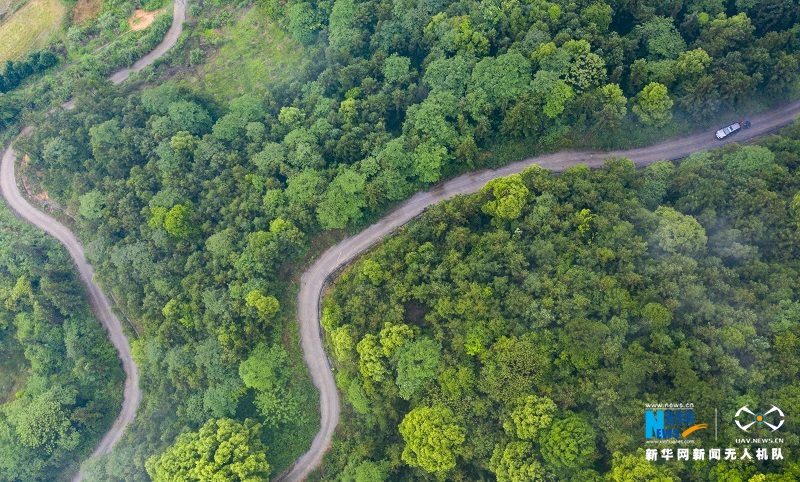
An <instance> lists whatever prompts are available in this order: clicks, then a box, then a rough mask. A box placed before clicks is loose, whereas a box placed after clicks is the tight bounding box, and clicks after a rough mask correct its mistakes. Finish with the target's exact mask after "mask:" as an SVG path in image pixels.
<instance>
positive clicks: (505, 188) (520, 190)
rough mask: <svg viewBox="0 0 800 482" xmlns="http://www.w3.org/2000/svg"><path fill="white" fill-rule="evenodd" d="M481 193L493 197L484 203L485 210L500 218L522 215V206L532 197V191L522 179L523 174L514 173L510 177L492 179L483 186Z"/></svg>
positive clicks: (483, 208) (512, 217) (509, 218)
mask: <svg viewBox="0 0 800 482" xmlns="http://www.w3.org/2000/svg"><path fill="white" fill-rule="evenodd" d="M480 192H481V194H483V195H485V196H486V195H489V193H491V196H492V197H493V199H491V200H489V201H487V202H486V203H484V205H483V207H482V208H481V209H482V210H483V212H485V213H486V214H489V215H490V216H495V217H497V218H500V219H506V220H512V219H517V218H518V217H520V216H521V215H522V208H523V207H525V203H526V202H527V201H528V199H529V198H530V191H529V190H528V188H527V187H526V186H525V183H524V182H523V181H522V176H521V175H519V174H512V175H510V176H508V177H503V178H498V179H492V180H491V181H489V182H488V183H486V185H485V186H484V187H483V188H481V191H480Z"/></svg>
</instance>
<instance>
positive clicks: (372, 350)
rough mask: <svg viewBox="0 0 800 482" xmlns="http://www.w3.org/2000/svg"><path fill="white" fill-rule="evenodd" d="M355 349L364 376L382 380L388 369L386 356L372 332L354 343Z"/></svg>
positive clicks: (377, 380)
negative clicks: (356, 343)
mask: <svg viewBox="0 0 800 482" xmlns="http://www.w3.org/2000/svg"><path fill="white" fill-rule="evenodd" d="M356 351H357V352H358V355H359V367H360V368H361V374H362V375H363V376H364V378H371V379H372V380H374V381H376V382H382V381H383V380H384V378H385V377H386V375H387V374H388V373H389V370H388V369H387V368H386V358H385V356H384V354H383V347H382V346H381V345H380V343H379V342H378V337H377V336H375V335H372V334H367V335H364V338H362V339H361V341H359V342H358V345H356Z"/></svg>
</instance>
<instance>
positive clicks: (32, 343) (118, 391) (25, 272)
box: [0, 209, 122, 481]
mask: <svg viewBox="0 0 800 482" xmlns="http://www.w3.org/2000/svg"><path fill="white" fill-rule="evenodd" d="M121 403H122V370H121V367H120V363H119V359H118V358H117V355H116V352H115V351H114V348H113V347H112V346H111V342H110V341H108V339H107V338H106V333H105V330H104V329H103V327H102V326H101V325H100V323H99V322H98V321H97V320H96V319H95V318H94V316H93V315H92V312H91V310H90V309H89V306H88V304H87V302H86V298H85V296H84V291H83V287H82V285H81V284H80V281H79V280H78V278H77V274H76V273H75V270H74V268H73V265H72V262H71V260H70V258H69V257H68V255H67V253H66V250H64V249H63V247H62V246H61V245H59V244H58V242H57V241H55V240H53V239H51V238H50V237H48V236H46V235H45V234H43V233H40V232H38V231H36V230H34V229H33V228H31V227H29V226H28V225H27V224H25V223H23V222H22V221H19V220H18V219H16V218H15V217H14V216H13V215H12V214H11V213H10V212H9V211H8V210H6V209H3V210H2V211H0V474H2V475H0V480H4V481H14V480H53V481H64V480H69V479H70V478H71V477H72V475H74V474H75V472H77V470H78V463H79V462H80V461H81V460H82V459H83V458H85V457H87V456H88V455H89V453H90V452H91V451H92V450H93V449H94V446H95V445H96V444H97V442H99V440H100V437H101V436H102V434H103V433H104V432H105V430H106V429H107V428H108V426H109V425H110V424H111V421H112V420H113V419H114V417H116V416H117V412H118V410H119V406H120V404H121Z"/></svg>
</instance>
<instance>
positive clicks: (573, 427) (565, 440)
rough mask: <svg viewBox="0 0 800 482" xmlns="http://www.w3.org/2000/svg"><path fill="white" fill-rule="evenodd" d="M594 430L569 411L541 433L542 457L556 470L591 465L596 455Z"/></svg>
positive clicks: (572, 470) (574, 468)
mask: <svg viewBox="0 0 800 482" xmlns="http://www.w3.org/2000/svg"><path fill="white" fill-rule="evenodd" d="M594 439H595V432H594V429H593V428H592V427H591V425H589V423H588V422H586V420H584V419H583V418H581V417H580V416H578V415H576V414H574V413H570V414H569V415H567V416H566V417H565V418H562V419H560V420H556V421H555V422H553V425H552V426H551V427H550V428H549V429H548V430H544V431H542V432H540V434H539V445H540V447H541V450H542V458H544V460H545V462H547V464H548V466H550V467H552V468H553V469H554V470H555V471H556V472H557V473H560V474H562V475H565V474H570V473H574V472H576V471H577V470H579V469H581V468H583V467H586V466H587V465H591V462H592V459H593V458H594V455H595V440H594Z"/></svg>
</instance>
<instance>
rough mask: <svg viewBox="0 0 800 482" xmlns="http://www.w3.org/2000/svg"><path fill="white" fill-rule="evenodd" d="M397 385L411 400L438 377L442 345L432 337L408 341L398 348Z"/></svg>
mask: <svg viewBox="0 0 800 482" xmlns="http://www.w3.org/2000/svg"><path fill="white" fill-rule="evenodd" d="M396 356H397V379H396V381H397V387H398V388H399V389H400V396H401V397H403V398H405V399H406V400H410V399H411V398H412V397H413V396H414V395H415V394H416V393H417V392H418V391H419V390H420V389H422V388H423V386H424V385H425V383H426V382H428V381H430V380H433V379H434V378H436V370H437V368H438V367H439V363H440V362H441V358H442V346H441V345H439V344H438V343H436V342H435V341H433V340H431V339H430V338H422V339H420V340H417V341H413V342H411V343H406V344H404V345H402V346H401V347H400V348H398V349H397V353H396Z"/></svg>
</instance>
